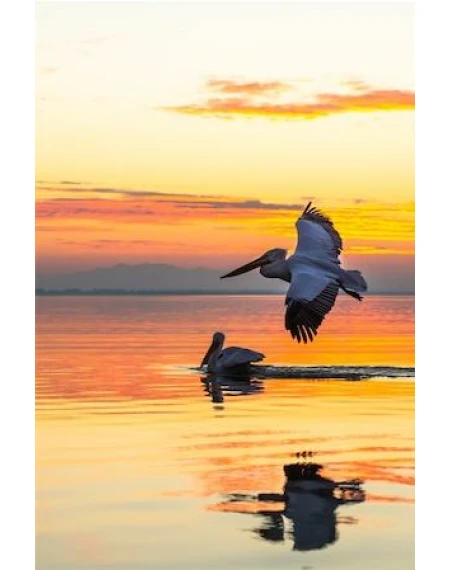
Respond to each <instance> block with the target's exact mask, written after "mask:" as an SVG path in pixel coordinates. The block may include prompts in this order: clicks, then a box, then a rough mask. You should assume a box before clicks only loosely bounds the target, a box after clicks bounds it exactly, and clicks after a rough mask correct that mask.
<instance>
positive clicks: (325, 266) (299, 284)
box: [221, 202, 367, 343]
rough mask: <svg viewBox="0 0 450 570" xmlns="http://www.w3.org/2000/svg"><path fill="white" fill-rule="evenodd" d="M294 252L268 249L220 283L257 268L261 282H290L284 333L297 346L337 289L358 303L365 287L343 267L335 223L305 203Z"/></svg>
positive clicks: (327, 308)
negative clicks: (286, 332) (289, 336)
mask: <svg viewBox="0 0 450 570" xmlns="http://www.w3.org/2000/svg"><path fill="white" fill-rule="evenodd" d="M296 227H297V234H298V241H297V248H296V250H295V252H294V254H293V255H291V256H290V257H289V258H288V259H286V256H287V251H286V250H285V249H271V250H269V251H267V252H266V253H265V254H264V255H262V256H261V257H258V259H255V260H254V261H251V262H250V263H247V264H246V265H243V266H242V267H239V268H238V269H235V270H234V271H231V272H230V273H227V274H226V275H223V276H222V277H221V279H225V278H227V277H234V276H236V275H240V274H242V273H247V272H248V271H251V270H252V269H256V268H257V267H259V268H260V270H259V271H260V273H261V275H263V276H264V277H268V278H272V279H273V278H277V279H282V280H283V281H287V282H288V283H290V286H289V289H288V291H287V294H286V302H285V304H286V313H285V328H286V330H288V331H290V333H291V336H292V338H296V339H297V342H302V341H303V342H304V343H307V342H308V340H309V341H312V340H313V339H314V336H315V335H316V334H317V329H318V328H319V326H320V325H321V323H322V321H323V319H324V318H325V316H326V315H327V314H328V313H329V312H330V311H331V309H332V308H333V305H334V303H335V301H336V297H337V294H338V291H339V289H342V290H343V291H345V292H346V293H347V294H348V295H351V296H352V297H354V298H356V299H358V300H359V301H361V300H362V297H361V295H360V294H359V293H362V292H364V291H367V283H366V281H365V279H364V277H363V276H362V275H361V273H360V272H359V271H356V270H345V269H343V268H342V267H341V263H340V261H339V254H340V253H341V251H342V249H343V243H342V239H341V236H340V235H339V233H338V232H337V231H336V229H335V227H334V225H333V222H332V221H331V220H330V219H329V218H328V217H327V216H326V215H325V214H323V213H322V212H321V211H320V210H318V209H317V208H314V207H311V202H309V203H308V205H307V206H306V208H305V209H304V211H303V214H302V215H301V216H300V217H299V218H298V220H297V223H296Z"/></svg>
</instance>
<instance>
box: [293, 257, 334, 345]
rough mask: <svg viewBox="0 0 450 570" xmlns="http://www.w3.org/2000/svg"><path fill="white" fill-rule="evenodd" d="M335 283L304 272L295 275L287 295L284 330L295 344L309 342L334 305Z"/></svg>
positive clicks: (314, 273) (318, 275) (329, 278)
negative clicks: (295, 340) (295, 341)
mask: <svg viewBox="0 0 450 570" xmlns="http://www.w3.org/2000/svg"><path fill="white" fill-rule="evenodd" d="M338 291H339V285H338V282H337V281H336V280H334V279H333V278H331V277H327V276H325V275H323V276H322V275H321V274H320V273H318V272H313V271H310V270H309V269H308V268H306V269H305V270H304V271H302V270H301V269H300V270H299V271H296V272H295V273H294V274H293V276H292V281H291V285H290V287H289V289H288V292H287V295H286V314H285V327H286V330H288V331H289V332H290V333H291V336H292V338H296V339H297V342H302V341H303V342H304V343H307V342H308V340H309V341H312V340H313V339H314V336H315V335H316V334H317V329H318V328H319V326H320V325H321V324H322V321H323V319H324V318H325V316H326V315H327V314H328V313H329V312H330V311H331V309H332V308H333V305H334V303H335V301H336V297H337V294H338Z"/></svg>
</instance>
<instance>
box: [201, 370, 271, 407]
mask: <svg viewBox="0 0 450 570" xmlns="http://www.w3.org/2000/svg"><path fill="white" fill-rule="evenodd" d="M200 381H201V382H202V384H203V389H204V392H205V395H206V396H208V397H210V398H211V401H212V402H213V404H216V407H217V406H220V407H221V408H223V407H224V406H223V404H224V402H225V398H229V397H234V396H255V395H257V394H260V393H261V392H262V391H263V390H264V384H263V382H261V380H257V379H256V378H251V377H250V376H239V377H234V376H222V375H221V376H218V375H215V374H214V375H211V374H209V375H208V376H203V377H201V378H200Z"/></svg>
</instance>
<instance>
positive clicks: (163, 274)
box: [36, 263, 287, 293]
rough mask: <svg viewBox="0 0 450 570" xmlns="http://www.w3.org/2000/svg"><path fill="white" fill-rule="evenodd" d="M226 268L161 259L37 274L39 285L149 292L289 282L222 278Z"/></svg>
mask: <svg viewBox="0 0 450 570" xmlns="http://www.w3.org/2000/svg"><path fill="white" fill-rule="evenodd" d="M223 274H224V272H223V271H218V270H215V269H206V268H204V267H198V268H186V267H177V266H175V265H166V264H162V263H143V264H140V265H128V264H126V263H119V264H118V265H114V266H113V267H102V268H100V267H99V268H96V269H92V270H88V271H77V272H76V273H67V274H61V275H55V276H53V277H40V276H37V277H36V289H51V290H64V289H83V290H93V289H100V290H102V291H105V290H116V291H117V290H123V291H147V292H155V293H157V292H168V291H170V292H199V293H201V292H218V293H220V292H242V291H252V292H255V293H267V292H283V291H285V290H286V288H287V287H286V285H283V283H281V282H278V281H277V280H271V281H268V280H267V279H262V278H261V276H260V275H259V274H258V273H256V272H255V273H253V274H248V275H243V276H242V277H239V278H237V279H227V280H221V279H220V276H221V275H223Z"/></svg>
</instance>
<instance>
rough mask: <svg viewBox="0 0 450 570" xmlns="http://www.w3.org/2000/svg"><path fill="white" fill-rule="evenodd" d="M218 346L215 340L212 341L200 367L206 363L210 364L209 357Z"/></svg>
mask: <svg viewBox="0 0 450 570" xmlns="http://www.w3.org/2000/svg"><path fill="white" fill-rule="evenodd" d="M215 348H216V346H215V343H214V341H213V342H212V343H211V346H210V347H209V348H208V350H207V351H206V354H205V356H204V357H203V360H202V363H201V364H200V368H202V367H203V366H205V365H206V364H208V360H209V357H210V356H211V354H212V353H213V352H214V350H215Z"/></svg>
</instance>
